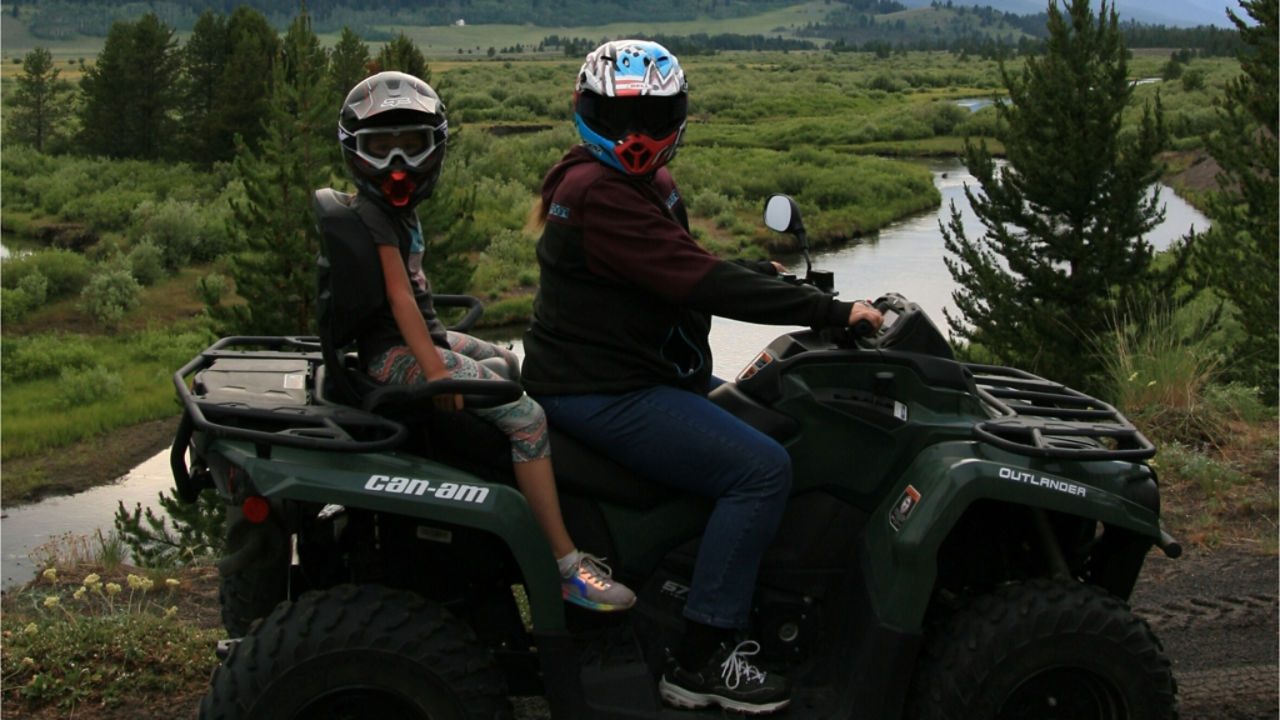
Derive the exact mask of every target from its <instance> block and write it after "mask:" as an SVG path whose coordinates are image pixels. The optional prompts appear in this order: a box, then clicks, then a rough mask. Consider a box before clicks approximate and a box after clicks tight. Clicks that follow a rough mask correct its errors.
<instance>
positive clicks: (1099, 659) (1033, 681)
mask: <svg viewBox="0 0 1280 720" xmlns="http://www.w3.org/2000/svg"><path fill="white" fill-rule="evenodd" d="M1176 691H1177V684H1176V682H1175V681H1174V679H1173V673H1172V670H1171V668H1170V664H1169V660H1168V658H1166V657H1165V655H1164V651H1163V648H1161V646H1160V642H1159V640H1157V639H1156V637H1155V636H1154V635H1153V634H1152V633H1151V629H1150V628H1149V627H1148V626H1147V624H1146V622H1145V621H1143V620H1141V619H1140V618H1138V617H1137V616H1135V615H1134V614H1133V613H1132V612H1131V611H1130V610H1129V608H1128V607H1127V606H1125V604H1124V603H1122V602H1121V601H1120V600H1118V599H1116V598H1115V597H1113V596H1111V595H1109V594H1107V593H1106V592H1105V591H1103V590H1101V589H1099V588H1095V587H1092V586H1088V585H1084V584H1082V583H1078V582H1073V581H1067V580H1045V579H1041V580H1033V581H1030V582H1026V583H1016V584H1012V585H1007V586H1004V587H1001V588H999V589H997V590H996V591H995V592H993V593H992V594H990V595H984V596H982V597H980V598H978V599H976V600H975V601H974V602H972V603H971V604H970V605H968V606H967V607H965V608H964V609H962V610H960V611H959V612H957V613H956V614H955V615H954V616H952V618H950V620H948V621H946V622H944V623H942V624H941V626H940V627H939V628H938V629H937V631H936V632H935V633H934V634H933V637H932V638H929V639H927V640H926V646H925V650H924V652H923V654H922V656H921V662H920V665H919V669H918V670H917V671H916V675H915V678H914V680H913V682H912V691H911V693H910V694H909V696H908V697H909V700H908V704H909V707H908V712H907V715H906V717H908V718H914V719H915V720H954V719H955V718H966V720H1177V717H1178V709H1177V701H1176V698H1175V694H1176Z"/></svg>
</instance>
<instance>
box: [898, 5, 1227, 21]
mask: <svg viewBox="0 0 1280 720" xmlns="http://www.w3.org/2000/svg"><path fill="white" fill-rule="evenodd" d="M935 1H936V0H901V2H902V3H903V4H904V5H906V6H908V7H928V6H929V5H930V4H931V3H932V2H935ZM943 4H944V5H957V6H960V5H967V6H974V7H983V6H987V7H991V8H993V9H995V10H998V11H1000V12H1008V13H1014V14H1016V15H1035V14H1037V13H1043V12H1045V10H1046V9H1047V8H1048V0H950V2H947V1H946V0H943ZM1091 4H1092V5H1093V7H1094V10H1095V11H1096V10H1097V8H1098V6H1099V3H1098V2H1097V0H1095V1H1094V2H1093V3H1091ZM1114 5H1115V8H1116V12H1118V13H1119V15H1120V19H1121V20H1126V21H1127V20H1133V21H1136V22H1140V23H1143V24H1145V25H1167V26H1169V27H1195V26H1197V25H1213V26H1216V27H1223V28H1229V27H1234V26H1233V25H1232V24H1231V21H1230V20H1229V19H1227V8H1230V9H1231V10H1232V11H1233V12H1235V14H1236V15H1239V16H1241V17H1247V16H1246V14H1245V13H1244V12H1243V11H1242V10H1241V8H1240V3H1239V2H1237V1H1236V0H1160V1H1159V2H1154V1H1153V0H1116V2H1115V3H1114Z"/></svg>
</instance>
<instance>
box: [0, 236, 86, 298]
mask: <svg viewBox="0 0 1280 720" xmlns="http://www.w3.org/2000/svg"><path fill="white" fill-rule="evenodd" d="M3 267H4V274H3V282H4V287H7V288H16V287H20V286H21V283H22V279H23V278H24V277H26V276H27V275H30V274H32V273H39V274H40V275H43V276H44V278H45V280H46V281H47V285H46V287H45V291H46V299H49V300H53V299H57V298H60V297H64V296H67V295H73V294H75V293H78V292H80V290H81V289H82V288H83V287H84V284H85V282H87V281H88V279H89V260H88V259H87V258H85V257H84V256H83V255H81V254H79V253H75V252H72V251H70V250H62V249H59V248H55V249H51V250H41V251H38V252H34V253H31V254H30V255H23V256H22V257H17V258H11V259H9V260H5V261H4V264H3Z"/></svg>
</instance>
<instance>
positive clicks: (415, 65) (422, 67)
mask: <svg viewBox="0 0 1280 720" xmlns="http://www.w3.org/2000/svg"><path fill="white" fill-rule="evenodd" d="M374 64H375V66H376V67H377V69H378V71H379V72H381V71H384V70H399V71H400V72H403V73H409V74H410V75H412V76H414V77H416V78H418V79H419V80H421V81H422V82H424V83H426V84H428V85H430V84H431V68H430V67H428V66H427V59H426V58H425V57H424V56H423V55H422V51H421V50H419V49H418V46H417V45H414V44H413V40H411V39H409V36H408V35H405V34H404V33H403V32H401V33H399V34H397V35H396V36H395V37H393V38H391V41H390V42H388V43H387V44H386V45H383V46H382V49H381V50H379V51H378V57H377V58H375V59H374Z"/></svg>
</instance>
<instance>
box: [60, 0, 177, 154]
mask: <svg viewBox="0 0 1280 720" xmlns="http://www.w3.org/2000/svg"><path fill="white" fill-rule="evenodd" d="M179 71H180V66H179V60H178V54H177V41H176V40H174V38H173V30H171V29H169V27H168V26H167V25H165V24H164V23H162V22H160V19H159V18H157V17H156V15H155V13H147V14H146V15H143V16H142V17H141V18H140V19H139V20H138V21H137V22H133V23H127V22H122V21H117V22H115V23H112V25H111V30H110V31H108V33H107V40H106V43H105V44H104V45H103V47H102V52H101V53H100V54H99V55H98V62H97V63H95V64H94V65H93V66H92V67H90V68H89V69H88V70H86V71H85V75H84V78H83V79H82V80H81V81H80V89H81V91H82V92H83V93H84V106H83V109H82V111H81V129H80V140H81V142H82V143H83V145H84V147H85V149H86V150H88V151H89V152H90V153H94V154H98V155H106V156H108V157H131V158H142V159H148V160H150V159H157V158H160V157H166V156H170V155H172V154H173V153H174V152H175V151H176V150H177V147H176V146H177V143H176V142H175V140H176V138H177V125H176V122H175V119H174V115H175V110H176V109H177V107H178V102H179V98H178V94H177V90H176V88H177V81H178V74H179Z"/></svg>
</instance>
